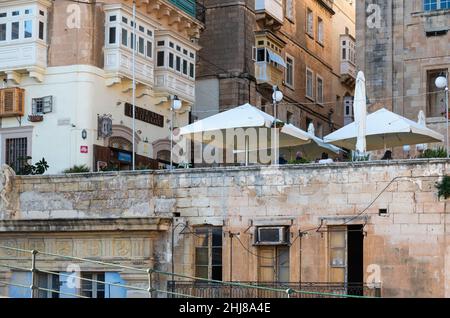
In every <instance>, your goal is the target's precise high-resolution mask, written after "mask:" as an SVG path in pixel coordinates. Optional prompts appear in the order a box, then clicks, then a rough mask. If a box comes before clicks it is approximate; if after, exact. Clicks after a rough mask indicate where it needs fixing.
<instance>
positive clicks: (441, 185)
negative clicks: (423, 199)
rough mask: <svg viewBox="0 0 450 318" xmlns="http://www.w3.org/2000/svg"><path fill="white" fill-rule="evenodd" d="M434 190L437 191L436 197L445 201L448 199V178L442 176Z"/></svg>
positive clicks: (449, 193) (449, 180) (449, 186)
mask: <svg viewBox="0 0 450 318" xmlns="http://www.w3.org/2000/svg"><path fill="white" fill-rule="evenodd" d="M435 187H436V189H438V197H439V198H441V197H444V199H447V198H449V197H450V176H447V175H446V176H444V177H443V178H442V181H441V182H436V185H435Z"/></svg>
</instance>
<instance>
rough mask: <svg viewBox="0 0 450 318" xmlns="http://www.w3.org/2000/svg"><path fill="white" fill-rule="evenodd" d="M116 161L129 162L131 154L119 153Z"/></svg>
mask: <svg viewBox="0 0 450 318" xmlns="http://www.w3.org/2000/svg"><path fill="white" fill-rule="evenodd" d="M117 159H118V160H119V161H125V162H131V160H132V156H131V153H126V152H119V153H118V154H117Z"/></svg>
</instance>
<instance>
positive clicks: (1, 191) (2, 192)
mask: <svg viewBox="0 0 450 318" xmlns="http://www.w3.org/2000/svg"><path fill="white" fill-rule="evenodd" d="M15 175H16V173H15V172H14V170H13V169H12V168H11V167H10V166H8V165H6V164H3V165H2V166H1V168H0V200H1V201H2V202H3V203H4V204H5V205H6V206H8V205H9V200H8V194H9V193H10V192H11V190H12V180H13V178H14V177H15Z"/></svg>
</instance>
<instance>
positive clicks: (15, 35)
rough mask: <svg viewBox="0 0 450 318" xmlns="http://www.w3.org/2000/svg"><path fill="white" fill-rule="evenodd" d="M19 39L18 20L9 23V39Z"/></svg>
mask: <svg viewBox="0 0 450 318" xmlns="http://www.w3.org/2000/svg"><path fill="white" fill-rule="evenodd" d="M18 39H19V22H13V23H11V40H18Z"/></svg>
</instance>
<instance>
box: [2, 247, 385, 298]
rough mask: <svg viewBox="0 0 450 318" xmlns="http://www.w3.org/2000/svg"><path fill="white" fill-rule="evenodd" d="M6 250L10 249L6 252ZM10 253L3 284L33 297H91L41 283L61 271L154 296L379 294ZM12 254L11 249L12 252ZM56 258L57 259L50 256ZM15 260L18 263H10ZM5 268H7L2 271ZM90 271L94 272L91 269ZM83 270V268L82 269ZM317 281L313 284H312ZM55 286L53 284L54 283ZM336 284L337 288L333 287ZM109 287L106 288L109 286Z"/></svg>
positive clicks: (31, 252) (64, 274) (33, 252)
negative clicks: (59, 266) (129, 278)
mask: <svg viewBox="0 0 450 318" xmlns="http://www.w3.org/2000/svg"><path fill="white" fill-rule="evenodd" d="M5 251H6V253H4V252H5ZM8 252H15V253H16V254H17V255H19V254H20V255H21V258H19V256H16V258H13V257H12V256H11V255H8ZM2 254H6V255H7V257H2V256H0V287H2V286H15V287H18V288H23V289H24V290H29V291H30V292H29V297H31V298H38V297H40V293H39V292H40V291H41V292H49V293H54V294H57V295H58V296H66V297H67V296H68V297H75V298H90V297H89V296H86V295H83V294H82V292H80V291H81V288H80V287H79V286H78V287H77V289H75V292H73V293H72V292H67V291H62V290H61V289H60V288H59V286H58V288H57V289H56V288H48V286H47V287H46V286H40V283H39V279H38V278H39V277H38V275H40V274H46V275H51V276H53V275H57V276H58V277H59V278H61V277H63V278H71V279H74V280H78V281H79V282H81V283H82V282H91V283H97V284H100V286H103V287H106V286H108V287H121V288H124V289H125V290H127V291H140V292H143V293H144V294H145V295H147V296H148V297H150V298H153V297H158V296H161V295H164V296H166V297H167V296H168V297H172V298H180V297H182V298H242V297H246V298H280V297H285V298H303V297H343V298H367V297H379V296H380V294H378V293H377V292H376V291H373V292H369V290H370V289H368V288H365V287H364V288H362V286H359V287H352V286H350V285H348V284H347V285H344V286H340V285H335V286H334V287H333V284H328V283H325V284H324V285H320V284H316V283H305V284H303V283H302V284H295V283H286V284H284V283H255V282H250V283H247V282H222V281H218V280H210V279H204V278H199V277H193V276H189V275H183V274H177V273H171V272H165V271H161V270H156V269H154V268H138V267H132V266H126V265H121V264H115V263H108V262H103V261H99V260H94V259H87V258H81V257H75V256H67V255H61V254H54V253H47V252H42V251H38V250H26V249H20V248H15V247H9V246H0V255H2ZM10 254H11V253H10ZM41 255H42V256H43V257H45V258H42V259H39V260H42V261H45V262H48V261H55V260H57V261H61V260H64V261H72V263H74V264H79V263H81V262H85V263H88V264H91V267H92V266H93V265H96V266H101V270H102V271H105V268H106V269H108V270H109V271H111V270H112V269H115V270H121V271H122V272H128V273H129V272H132V273H135V274H136V273H140V274H142V275H143V281H142V284H141V285H145V287H139V286H135V285H129V284H124V283H123V284H122V283H115V282H108V281H104V280H98V279H91V278H86V277H82V275H80V272H78V273H77V272H73V273H68V272H58V271H55V270H48V269H46V268H45V266H42V267H40V266H38V257H39V256H41ZM49 257H50V258H54V259H49ZM24 261H30V264H31V265H30V267H25V266H24V265H22V266H20V265H21V264H22V263H23V262H24ZM11 262H14V264H10V263H11ZM1 269H5V270H4V271H2V270H1ZM14 271H16V272H29V273H31V280H30V284H29V285H28V284H26V283H22V282H17V281H14V280H7V278H6V276H7V275H5V274H7V273H8V272H14ZM89 272H92V271H91V270H90V271H89ZM81 273H83V271H81ZM170 278H176V279H180V280H179V281H168V282H167V288H166V289H161V285H163V284H161V283H162V282H163V281H167V280H168V279H170ZM181 279H182V280H181ZM311 284H313V285H311ZM51 287H53V286H51ZM331 287H333V288H331ZM105 289H106V288H103V290H105ZM3 296H6V295H3Z"/></svg>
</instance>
